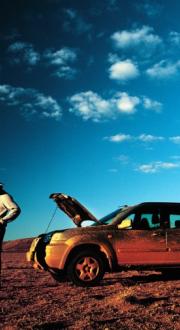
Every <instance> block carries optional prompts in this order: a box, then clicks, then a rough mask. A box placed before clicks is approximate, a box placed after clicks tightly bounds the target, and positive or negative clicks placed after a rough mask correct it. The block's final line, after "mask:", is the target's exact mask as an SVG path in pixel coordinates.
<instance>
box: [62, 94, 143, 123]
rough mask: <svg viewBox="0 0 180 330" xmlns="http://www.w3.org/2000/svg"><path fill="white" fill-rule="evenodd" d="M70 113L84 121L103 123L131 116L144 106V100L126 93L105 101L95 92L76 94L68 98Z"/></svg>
mask: <svg viewBox="0 0 180 330" xmlns="http://www.w3.org/2000/svg"><path fill="white" fill-rule="evenodd" d="M68 102H69V104H70V109H69V111H70V112H73V113H75V114H76V115H78V116H81V117H82V118H83V119H84V120H89V119H91V120H93V121H96V122H97V121H102V120H104V119H115V118H117V116H118V115H120V114H124V115H131V114H134V113H135V112H136V110H137V106H138V105H142V106H144V101H143V99H141V98H139V97H137V96H131V95H128V94H127V93H125V92H119V93H116V94H114V95H113V96H112V97H111V98H109V99H104V98H102V97H101V96H100V95H98V94H97V93H94V92H93V91H87V92H82V93H77V94H74V95H73V96H71V97H69V98H68Z"/></svg>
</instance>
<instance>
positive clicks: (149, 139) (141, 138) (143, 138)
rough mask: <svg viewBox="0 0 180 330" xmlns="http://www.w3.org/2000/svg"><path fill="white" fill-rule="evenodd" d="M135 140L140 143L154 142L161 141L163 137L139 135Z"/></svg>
mask: <svg viewBox="0 0 180 330" xmlns="http://www.w3.org/2000/svg"><path fill="white" fill-rule="evenodd" d="M137 139H138V140H139V141H142V142H155V141H163V140H164V137H163V136H154V135H151V134H141V135H139V136H138V138H137Z"/></svg>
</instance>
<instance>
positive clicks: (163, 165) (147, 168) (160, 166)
mask: <svg viewBox="0 0 180 330" xmlns="http://www.w3.org/2000/svg"><path fill="white" fill-rule="evenodd" d="M174 168H180V163H173V162H162V161H157V162H152V163H149V164H143V165H140V166H139V167H138V168H137V170H138V171H140V172H143V173H156V172H159V171H160V170H170V169H174Z"/></svg>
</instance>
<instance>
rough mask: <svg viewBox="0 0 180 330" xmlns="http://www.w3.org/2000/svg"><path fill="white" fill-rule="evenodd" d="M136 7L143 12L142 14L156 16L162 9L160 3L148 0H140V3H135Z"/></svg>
mask: <svg viewBox="0 0 180 330" xmlns="http://www.w3.org/2000/svg"><path fill="white" fill-rule="evenodd" d="M135 6H136V8H137V9H138V10H139V11H140V12H143V14H145V15H147V16H149V17H154V16H157V15H159V14H160V13H161V11H162V8H163V7H162V5H160V4H158V3H152V2H150V1H144V2H143V1H142V2H141V3H139V2H138V3H135Z"/></svg>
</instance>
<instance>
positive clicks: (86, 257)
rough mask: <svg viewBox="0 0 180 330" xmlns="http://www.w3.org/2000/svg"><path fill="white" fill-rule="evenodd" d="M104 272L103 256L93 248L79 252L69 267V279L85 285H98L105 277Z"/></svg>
mask: <svg viewBox="0 0 180 330" xmlns="http://www.w3.org/2000/svg"><path fill="white" fill-rule="evenodd" d="M104 272H105V269H104V262H103V258H102V256H101V254H100V253H99V252H98V251H96V250H93V249H87V250H84V251H80V252H78V253H77V255H76V256H74V257H73V258H72V259H71V260H70V263H69V265H68V267H67V275H68V278H69V280H70V281H72V282H73V283H74V284H76V285H78V286H83V287H89V286H94V285H97V284H98V283H99V282H100V280H101V279H102V278H103V276H104Z"/></svg>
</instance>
